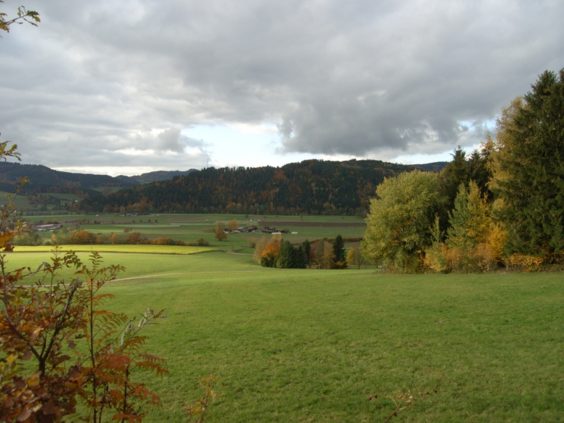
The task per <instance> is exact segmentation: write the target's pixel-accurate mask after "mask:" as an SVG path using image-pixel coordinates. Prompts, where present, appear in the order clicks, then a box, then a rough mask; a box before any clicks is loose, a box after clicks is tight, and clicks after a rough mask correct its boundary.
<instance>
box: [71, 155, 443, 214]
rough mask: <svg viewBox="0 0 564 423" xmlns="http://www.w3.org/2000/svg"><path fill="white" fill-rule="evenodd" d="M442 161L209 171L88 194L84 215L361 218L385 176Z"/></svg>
mask: <svg viewBox="0 0 564 423" xmlns="http://www.w3.org/2000/svg"><path fill="white" fill-rule="evenodd" d="M444 165H445V163H431V164H427V165H409V166H408V165H400V164H393V163H385V162H381V161H377V160H350V161H345V162H334V161H322V160H307V161H303V162H301V163H291V164H287V165H285V166H282V167H270V166H266V167H256V168H243V167H238V168H221V169H216V168H208V169H203V170H201V171H193V172H191V173H190V174H188V175H186V176H182V177H176V178H174V179H173V180H170V181H162V182H155V183H152V184H146V185H140V186H136V187H132V188H129V189H125V190H121V191H118V192H114V193H111V194H108V195H107V196H104V195H102V194H99V193H91V194H90V195H89V196H88V197H87V198H86V199H85V200H84V201H83V202H82V203H81V208H82V209H83V210H86V211H105V212H137V213H145V212H232V213H256V214H261V213H283V214H284V213H305V214H349V215H352V214H364V213H365V212H366V210H367V209H368V204H369V201H370V198H371V197H372V196H373V195H374V189H375V187H376V186H377V185H378V184H380V183H381V182H382V181H383V180H384V178H386V177H390V176H395V175H398V174H400V173H402V172H405V171H409V170H414V169H422V170H433V171H436V170H440V169H441V168H442V167H443V166H444Z"/></svg>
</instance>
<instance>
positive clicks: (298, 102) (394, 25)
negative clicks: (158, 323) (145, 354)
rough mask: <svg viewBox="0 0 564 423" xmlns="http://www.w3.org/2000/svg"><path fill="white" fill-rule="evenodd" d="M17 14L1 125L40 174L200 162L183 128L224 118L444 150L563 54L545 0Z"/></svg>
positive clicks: (354, 148)
mask: <svg viewBox="0 0 564 423" xmlns="http://www.w3.org/2000/svg"><path fill="white" fill-rule="evenodd" d="M3 7H6V6H5V5H3ZM28 7H29V8H36V9H38V10H39V11H40V12H41V14H42V18H43V19H42V20H43V22H42V24H41V26H40V27H39V28H31V27H24V26H22V27H18V28H17V29H16V30H14V31H13V32H12V33H11V34H10V35H9V36H6V37H4V38H2V39H1V40H0V51H1V52H2V57H3V59H2V61H0V74H1V75H2V80H0V97H1V98H2V103H3V105H2V106H0V128H1V129H2V132H3V135H4V136H8V137H9V138H11V139H17V140H18V141H19V144H20V146H21V148H22V153H24V157H26V160H28V158H29V160H30V161H31V160H33V161H35V162H41V163H45V164H48V165H49V164H58V165H60V166H62V165H69V164H71V163H72V164H79V165H80V164H83V165H92V164H93V163H115V164H119V163H123V162H126V163H137V164H138V163H152V164H154V165H155V166H156V167H162V166H172V165H173V164H174V165H175V166H176V167H178V168H182V167H186V166H181V164H182V161H183V160H186V161H189V160H191V161H192V162H193V163H196V162H198V163H204V164H205V163H207V161H208V160H209V156H208V153H207V152H206V149H205V145H203V144H202V143H201V142H197V141H195V140H190V139H187V138H186V137H184V136H183V135H182V134H181V132H180V128H187V127H190V126H193V125H197V124H206V123H221V122H242V123H260V122H265V121H267V122H272V123H278V124H279V130H280V138H281V142H282V147H283V150H284V151H287V152H310V153H323V154H352V155H356V156H365V155H372V156H378V155H382V156H387V157H393V156H394V154H395V155H397V154H401V153H406V152H413V153H436V152H441V151H445V150H452V149H453V148H454V147H455V146H456V145H458V144H462V145H471V144H474V143H476V142H477V141H479V140H480V138H481V137H483V135H484V130H483V128H484V125H485V123H486V122H488V121H490V120H491V119H493V118H495V116H496V114H497V113H499V111H500V109H501V107H503V106H504V105H506V104H508V102H509V101H510V100H511V99H512V98H513V97H515V96H517V95H519V94H522V93H524V92H525V91H526V90H527V89H528V87H529V85H530V84H531V83H532V82H533V81H534V79H535V78H536V76H537V75H538V74H539V73H540V72H542V71H543V70H544V69H553V70H557V69H559V68H560V67H562V65H563V64H562V59H563V58H564V44H563V43H562V42H561V40H562V39H564V27H563V26H562V25H561V18H562V16H564V3H563V2H561V1H558V0H545V1H536V2H530V1H524V0H521V1H514V2H508V1H501V0H499V1H485V0H483V1H475V2H447V3H445V2H443V1H425V2H422V1H418V0H407V1H403V2H397V1H373V0H358V1H353V2H342V1H337V0H326V1H308V2H304V1H301V0H287V1H284V2H265V1H263V0H244V1H241V2H233V1H230V0H209V1H206V2H201V1H195V0H194V1H180V0H176V1H169V2H166V3H162V2H154V1H149V0H137V1H133V0H131V1H121V2H115V1H112V0H100V1H97V2H86V1H79V2H73V3H72V6H69V2H68V1H63V0H52V1H50V2H40V1H31V0H30V1H29V4H28ZM461 122H473V123H474V124H473V125H472V127H470V128H466V129H464V128H462V126H461ZM185 147H191V149H190V150H191V153H190V154H192V155H191V156H189V155H188V154H187V153H185ZM132 149H134V150H139V151H140V150H151V149H152V150H154V151H155V153H154V155H153V156H147V157H145V156H142V155H137V156H135V155H133V154H130V155H127V154H125V153H124V151H125V152H127V151H129V152H130V153H131V151H130V150H132ZM166 152H169V153H170V154H168V155H167V154H166ZM196 156H197V157H198V159H195V157H196Z"/></svg>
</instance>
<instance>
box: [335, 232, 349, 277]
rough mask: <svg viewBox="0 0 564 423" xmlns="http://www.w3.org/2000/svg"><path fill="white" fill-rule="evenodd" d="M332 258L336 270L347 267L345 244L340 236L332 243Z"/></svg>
mask: <svg viewBox="0 0 564 423" xmlns="http://www.w3.org/2000/svg"><path fill="white" fill-rule="evenodd" d="M333 256H334V257H335V258H334V261H335V264H334V267H335V268H337V269H344V268H345V267H347V257H346V255H345V242H344V241H343V237H342V236H341V235H337V237H336V238H335V241H334V242H333Z"/></svg>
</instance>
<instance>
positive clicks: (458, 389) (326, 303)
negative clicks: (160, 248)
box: [9, 219, 564, 422]
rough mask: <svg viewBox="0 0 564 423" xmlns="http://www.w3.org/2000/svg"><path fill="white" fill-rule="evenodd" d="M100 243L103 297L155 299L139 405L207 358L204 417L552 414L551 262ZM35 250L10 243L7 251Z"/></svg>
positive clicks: (186, 387)
mask: <svg viewBox="0 0 564 423" xmlns="http://www.w3.org/2000/svg"><path fill="white" fill-rule="evenodd" d="M280 220H281V219H280ZM82 256H84V257H86V254H85V253H84V254H82ZM104 257H105V260H106V263H108V264H110V263H120V264H123V265H125V266H126V268H127V270H126V272H125V273H124V274H123V275H122V276H121V277H120V279H119V280H117V281H115V282H113V283H112V284H111V286H110V287H108V291H109V292H112V293H113V294H115V295H116V296H115V298H114V300H112V303H111V307H113V308H115V309H118V310H122V311H127V312H128V313H129V314H131V315H133V314H135V313H140V312H142V311H143V310H144V309H145V308H146V307H152V308H155V309H160V308H164V309H165V310H166V318H165V319H163V320H162V321H160V322H159V323H157V324H155V325H153V326H150V327H149V328H148V329H147V331H146V335H148V337H149V342H148V349H149V350H150V351H152V352H155V353H158V354H160V355H162V356H163V357H165V358H166V359H167V361H168V367H169V370H170V374H169V375H168V376H166V377H163V378H154V379H151V380H150V382H151V384H152V386H154V387H155V389H156V390H157V391H158V392H159V393H160V395H161V399H162V403H163V405H162V407H160V408H156V409H151V410H150V411H149V414H148V416H147V419H146V421H151V422H162V421H182V416H183V415H182V408H183V405H185V404H187V403H188V402H190V401H191V400H193V399H195V398H196V397H197V396H198V388H197V382H198V379H199V378H200V377H202V376H206V375H210V374H213V375H215V376H216V377H217V380H218V382H217V385H216V390H217V391H218V392H219V398H218V400H217V401H216V402H215V403H214V405H213V406H212V408H211V410H210V414H209V419H208V420H207V421H209V422H381V421H386V419H387V418H388V417H390V416H391V414H392V413H393V411H394V409H395V408H396V407H397V405H398V404H399V406H402V405H406V408H405V409H402V410H401V411H400V412H399V414H398V416H397V417H395V418H393V419H392V421H428V422H456V421H472V422H492V421H513V422H530V421H539V422H540V421H542V422H551V421H554V422H556V421H562V418H563V416H564V403H563V402H562V398H564V381H563V378H562V375H563V374H564V359H563V345H564V329H563V327H564V326H563V321H564V307H563V305H564V286H563V283H562V280H563V279H564V278H563V276H564V275H563V274H562V273H529V274H515V273H497V274H481V275H472V274H470V275H387V274H381V273H377V272H376V271H375V270H374V269H360V270H357V269H347V270H290V269H287V270H283V269H267V268H262V267H259V266H256V265H255V264H253V263H252V261H251V258H250V255H247V254H241V253H234V252H231V253H230V252H210V253H206V254H195V255H172V254H171V255H156V254H139V253H128V254H125V253H105V254H104ZM45 258H46V255H45V253H39V252H37V253H31V252H30V253H25V254H23V253H22V254H19V253H15V254H10V255H9V260H10V263H11V266H19V265H24V264H25V265H34V264H38V263H40V262H41V261H43V260H44V259H45ZM409 396H412V397H413V400H412V402H411V405H408V404H407V403H406V402H405V401H404V400H405V399H406V398H409Z"/></svg>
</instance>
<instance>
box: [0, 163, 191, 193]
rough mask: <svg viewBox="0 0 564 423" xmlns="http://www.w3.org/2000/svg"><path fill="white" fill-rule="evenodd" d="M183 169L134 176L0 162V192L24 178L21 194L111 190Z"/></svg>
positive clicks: (175, 174)
mask: <svg viewBox="0 0 564 423" xmlns="http://www.w3.org/2000/svg"><path fill="white" fill-rule="evenodd" d="M192 171H193V170H187V171H157V172H149V173H144V174H142V175H137V176H117V177H112V176H108V175H92V174H83V173H71V172H61V171H58V170H54V169H50V168H48V167H46V166H42V165H31V164H20V163H11V162H0V191H7V192H15V191H16V187H17V186H18V184H19V182H20V179H21V178H26V180H27V181H28V182H27V184H25V185H24V186H23V187H21V188H19V191H20V192H22V193H23V194H37V193H47V192H50V193H53V192H59V193H75V194H81V193H83V192H85V191H88V190H99V191H105V192H109V191H115V190H117V189H122V188H127V187H130V186H134V185H138V184H144V183H149V182H154V181H161V180H167V179H172V178H173V177H175V176H179V175H186V174H188V173H190V172H192Z"/></svg>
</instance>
